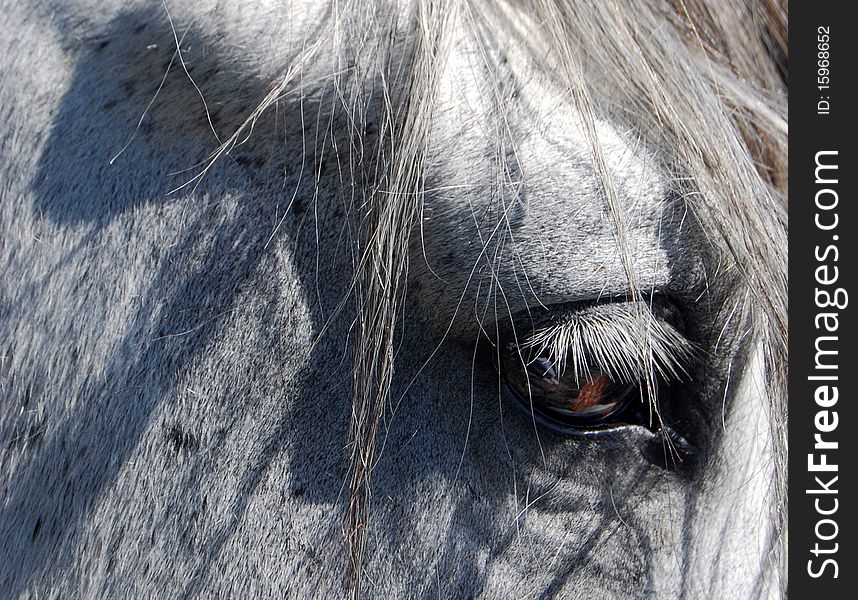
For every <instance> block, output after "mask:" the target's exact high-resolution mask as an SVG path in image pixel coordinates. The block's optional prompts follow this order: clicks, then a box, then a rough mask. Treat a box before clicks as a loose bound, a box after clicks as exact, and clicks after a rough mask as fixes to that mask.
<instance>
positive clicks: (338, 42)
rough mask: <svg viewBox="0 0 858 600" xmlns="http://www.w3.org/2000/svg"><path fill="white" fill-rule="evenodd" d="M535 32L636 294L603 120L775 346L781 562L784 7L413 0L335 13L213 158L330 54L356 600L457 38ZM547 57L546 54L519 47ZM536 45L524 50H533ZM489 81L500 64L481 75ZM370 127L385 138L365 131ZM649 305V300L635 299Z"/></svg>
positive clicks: (743, 316) (732, 309)
mask: <svg viewBox="0 0 858 600" xmlns="http://www.w3.org/2000/svg"><path fill="white" fill-rule="evenodd" d="M521 19H527V23H529V24H530V25H531V26H534V27H538V28H539V29H540V30H541V31H540V34H541V35H540V36H539V37H540V39H541V40H543V42H544V47H543V48H542V50H544V49H546V48H547V50H548V55H550V57H551V64H550V66H549V65H548V64H546V65H545V67H546V72H547V73H548V74H549V75H550V76H551V77H552V78H554V79H555V80H556V82H557V84H558V89H560V90H564V91H565V93H567V94H568V100H569V101H570V102H572V103H573V104H574V105H575V107H576V108H577V109H578V113H579V114H580V115H581V123H580V126H581V128H582V130H583V131H584V132H585V134H586V135H587V138H588V141H589V143H590V145H591V148H592V158H593V162H594V165H595V166H596V171H597V174H598V175H599V176H600V178H601V181H602V188H603V189H602V191H603V196H604V198H605V200H606V202H607V205H608V209H609V213H610V214H611V216H612V219H613V223H614V234H615V237H616V239H617V243H618V247H619V249H620V252H621V254H622V258H623V264H624V267H625V274H626V276H627V278H628V280H629V281H628V283H629V288H630V290H631V294H630V295H631V297H632V299H633V300H639V299H640V298H641V296H642V294H641V292H640V290H639V289H638V286H637V284H636V278H635V273H634V269H633V267H632V259H631V252H630V250H629V248H628V245H627V243H626V241H625V239H624V235H625V229H624V227H625V225H624V220H623V218H622V214H621V212H622V211H621V209H620V207H619V202H618V198H617V192H616V190H615V186H614V184H613V182H612V174H611V172H610V170H609V169H608V168H607V166H606V162H605V160H604V156H603V153H602V149H601V147H600V144H599V140H598V137H597V135H596V128H595V122H596V120H597V119H600V118H607V119H609V120H611V121H613V122H616V123H619V124H623V125H626V126H628V127H629V128H630V129H631V130H633V131H635V132H637V133H638V134H639V135H640V136H641V139H642V140H643V141H644V142H645V143H646V144H647V145H648V146H650V147H652V148H654V149H655V150H656V154H657V155H658V156H659V157H660V160H661V161H662V163H663V164H664V166H665V167H666V168H667V169H668V171H669V172H670V173H671V174H672V175H673V176H674V179H675V181H674V182H673V183H674V186H675V187H676V188H677V189H678V190H680V191H681V194H682V196H683V198H684V199H685V201H686V203H687V206H688V207H689V209H690V210H691V211H692V212H693V213H694V215H695V217H696V218H697V221H698V222H699V223H700V224H701V226H702V228H703V230H704V232H705V234H706V236H707V237H708V239H709V240H710V241H711V245H712V247H713V248H714V249H715V250H716V251H717V252H719V253H720V259H722V260H724V261H726V262H727V263H728V264H729V265H730V266H731V267H732V269H731V271H732V272H733V273H735V277H736V279H737V285H735V286H733V289H734V292H733V297H732V298H730V300H729V302H728V305H729V306H728V307H727V308H725V310H724V319H723V320H724V324H725V326H726V324H727V321H732V322H733V326H734V327H738V328H745V329H746V330H747V331H749V332H750V333H751V334H752V336H753V339H759V340H761V341H762V345H763V348H764V351H765V364H766V368H767V372H768V375H769V386H770V388H769V389H768V390H767V393H766V395H767V397H768V398H769V399H770V401H771V406H770V407H769V410H770V415H769V416H770V423H771V427H772V429H773V431H772V438H773V440H774V443H775V446H776V447H775V449H774V453H773V455H774V460H775V461H776V465H775V468H774V472H775V473H776V474H777V478H778V479H777V481H776V482H775V484H774V485H775V487H776V489H775V490H773V493H774V496H775V497H776V506H775V507H774V510H775V515H774V517H775V518H774V519H773V522H774V525H773V527H774V529H773V531H772V532H771V540H772V548H771V564H772V569H773V570H774V571H775V572H776V575H778V576H779V575H780V574H781V573H782V571H783V565H784V557H785V553H784V548H783V542H784V531H785V520H786V495H785V489H786V481H785V477H786V475H785V474H786V464H785V458H786V383H785V382H786V324H787V323H786V307H787V298H786V293H787V281H786V264H787V259H786V249H787V244H786V225H787V217H786V205H787V203H786V173H787V164H786V160H787V152H786V148H787V128H786V71H785V69H786V58H787V55H786V52H787V49H786V6H785V2H784V1H782V0H745V1H744V2H736V3H728V2H720V1H718V0H711V1H710V0H640V1H634V2H619V1H610V0H609V1H607V2H593V1H592V0H524V1H522V2H511V1H507V0H493V1H488V0H411V1H410V2H398V1H395V0H391V1H380V2H377V3H374V4H373V5H372V6H371V7H368V6H367V3H366V2H364V1H357V0H351V1H349V0H346V1H344V2H341V3H333V4H332V12H331V14H330V16H329V18H328V21H327V23H326V25H325V26H324V27H323V28H322V29H321V33H320V34H319V36H318V38H316V39H313V40H308V43H307V45H306V47H305V49H304V51H303V52H302V53H301V54H300V55H299V57H298V59H297V60H296V61H294V62H293V64H292V65H290V66H289V67H288V68H287V70H286V71H285V73H284V75H283V77H282V78H281V80H280V81H278V82H277V83H276V85H275V86H274V87H273V88H272V90H271V92H270V93H269V94H268V95H267V96H266V97H265V99H264V100H263V101H262V102H261V103H260V104H259V106H258V107H257V108H256V110H255V111H254V112H253V113H252V114H251V115H250V116H249V117H248V119H247V120H246V121H245V122H244V123H243V124H242V126H241V127H240V128H239V129H238V130H237V131H236V132H235V134H234V135H233V136H232V137H231V138H229V139H228V140H227V141H226V142H225V143H224V145H223V147H222V148H221V152H220V153H219V154H218V155H217V156H219V155H220V154H222V153H224V152H227V151H228V150H229V149H230V148H231V147H232V146H233V145H235V144H236V143H237V141H238V140H240V139H242V136H244V135H246V134H248V133H249V131H250V130H251V129H252V126H253V123H254V122H255V121H256V119H258V118H259V115H261V114H262V112H264V111H266V110H267V109H268V108H270V107H271V106H273V105H274V104H275V102H276V101H277V99H278V98H279V97H281V96H282V94H283V93H284V91H286V90H288V89H290V87H297V85H298V80H299V78H300V74H301V71H302V69H304V68H305V67H306V66H307V65H308V64H312V63H313V62H314V61H316V60H317V58H318V57H319V56H320V55H321V54H322V51H323V50H324V49H325V48H331V47H333V48H334V49H335V58H334V60H333V62H332V63H331V65H330V69H331V71H332V74H331V79H332V81H333V85H332V86H331V87H332V89H333V90H334V92H333V95H334V99H333V105H334V109H333V110H334V111H335V112H339V113H340V114H341V115H342V116H343V117H344V120H345V122H346V123H347V124H348V130H349V134H348V142H349V148H348V150H349V151H348V152H347V153H346V156H347V157H346V159H345V160H346V161H347V162H348V164H347V168H346V171H347V174H348V176H349V177H351V179H352V181H353V182H358V183H359V184H360V185H355V186H353V187H352V189H353V190H356V191H354V192H353V196H352V198H351V199H350V200H351V204H352V208H353V209H354V215H355V217H356V219H357V223H358V227H357V233H356V235H355V237H354V240H353V241H354V246H353V250H354V269H355V272H354V279H353V283H352V285H351V286H350V289H349V294H348V300H347V301H346V300H344V301H343V303H342V304H341V306H344V305H345V304H346V302H350V303H352V305H353V306H354V308H355V314H356V316H355V321H354V327H353V359H354V365H353V370H352V373H353V398H352V400H353V410H352V422H351V428H350V433H349V445H348V455H349V463H350V477H349V498H348V505H347V519H346V523H345V534H346V538H347V540H348V545H349V549H350V556H351V586H352V590H353V593H354V596H355V597H358V596H359V595H360V590H361V574H362V565H363V562H364V555H365V552H366V545H367V526H368V523H369V520H370V515H371V499H372V494H371V490H372V471H373V466H374V464H375V463H376V461H377V459H378V456H377V451H376V446H377V444H376V442H377V439H378V435H379V428H380V423H381V422H382V416H383V414H384V410H385V406H386V404H387V401H388V398H389V395H390V393H391V384H392V382H393V376H394V373H393V366H394V359H395V356H394V354H395V352H394V349H395V340H396V337H397V335H398V329H399V328H398V323H399V322H400V321H401V316H402V311H403V305H404V301H405V298H406V280H407V273H408V264H409V258H410V257H409V251H408V249H409V238H410V236H411V235H412V232H413V230H414V229H415V227H416V226H417V221H418V217H419V214H420V211H421V206H422V201H423V195H424V164H425V160H426V157H427V149H428V133H429V128H430V124H431V121H432V118H433V108H434V102H435V96H436V91H437V89H438V85H439V78H440V76H441V72H442V69H443V65H444V61H445V58H446V55H447V53H448V51H449V48H450V44H451V39H452V37H453V33H454V31H456V30H457V28H459V29H458V31H462V30H464V31H466V32H468V33H469V34H472V35H475V36H484V37H488V38H490V37H491V36H494V35H497V34H498V31H499V30H498V29H497V28H498V27H499V26H501V27H503V28H505V30H506V31H515V30H516V24H517V23H518V24H520V23H521ZM521 47H522V49H523V51H529V50H530V51H533V58H534V59H535V60H537V61H542V60H544V59H545V56H546V54H545V53H541V52H539V51H536V50H534V49H533V46H532V45H530V41H529V40H527V39H522V40H521ZM528 49H529V50H528ZM486 66H487V67H488V71H489V72H491V67H492V65H486ZM371 126H374V131H373V133H372V134H371V135H369V134H367V131H369V130H370V129H371V128H373V127H371ZM638 304H640V303H638Z"/></svg>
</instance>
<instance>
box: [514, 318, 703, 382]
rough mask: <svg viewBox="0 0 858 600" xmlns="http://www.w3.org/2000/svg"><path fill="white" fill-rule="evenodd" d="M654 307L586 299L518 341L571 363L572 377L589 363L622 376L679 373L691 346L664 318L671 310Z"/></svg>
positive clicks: (683, 373)
mask: <svg viewBox="0 0 858 600" xmlns="http://www.w3.org/2000/svg"><path fill="white" fill-rule="evenodd" d="M658 308H662V309H664V306H661V307H656V306H655V305H653V304H650V303H642V302H622V303H610V304H601V305H590V306H587V307H585V308H583V309H580V310H577V311H572V312H570V313H568V314H566V315H563V316H561V317H560V318H557V316H556V314H555V315H554V316H553V318H552V319H551V322H549V323H547V324H546V325H544V326H541V327H540V326H537V327H534V328H533V329H532V330H531V333H530V334H528V335H526V336H523V337H519V341H520V346H521V347H522V348H530V349H533V350H535V351H536V352H537V353H538V354H543V353H545V352H548V355H549V356H550V357H551V359H552V360H553V361H554V362H555V363H556V364H558V365H564V364H566V365H570V364H571V368H572V369H574V374H575V376H576V378H578V377H580V376H585V377H586V376H588V375H589V369H590V366H591V365H592V366H595V367H597V368H598V369H600V370H601V371H602V372H604V373H605V374H606V375H608V376H610V377H612V378H615V379H617V380H621V381H626V382H634V381H642V380H646V379H648V377H649V376H650V375H658V376H660V377H661V378H664V379H682V378H684V377H685V376H686V375H687V369H686V367H687V366H688V363H689V362H690V361H691V359H692V358H693V357H694V356H695V354H696V352H697V350H696V346H695V345H694V344H693V343H692V342H691V341H690V340H688V339H687V338H686V337H685V336H684V334H683V333H682V332H681V331H680V330H679V329H678V328H677V326H675V325H674V324H673V323H671V322H670V321H675V320H676V319H675V318H674V319H670V316H674V317H675V315H676V312H675V310H674V311H673V312H672V313H670V311H666V310H658ZM653 309H655V310H653ZM657 312H660V313H662V314H661V315H659V314H656V313H657ZM668 319H670V320H668ZM678 326H679V327H681V324H679V325H678ZM569 359H571V361H569Z"/></svg>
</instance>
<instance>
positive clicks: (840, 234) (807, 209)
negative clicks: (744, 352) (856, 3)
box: [789, 0, 858, 600]
mask: <svg viewBox="0 0 858 600" xmlns="http://www.w3.org/2000/svg"><path fill="white" fill-rule="evenodd" d="M852 6H853V5H852V3H850V2H835V1H833V0H832V1H822V0H820V1H810V0H802V1H798V0H796V1H792V2H790V3H789V8H790V14H789V24H790V31H789V135H790V138H789V142H790V144H789V211H790V217H789V219H790V242H789V255H790V258H789V277H790V295H789V302H790V320H789V353H790V359H789V360H790V362H789V369H790V382H789V393H790V399H789V410H790V413H789V594H790V597H792V598H810V599H812V600H813V599H823V598H824V599H826V600H827V599H836V598H856V597H858V562H856V560H855V558H856V552H855V545H856V543H858V537H856V534H855V512H854V511H855V510H856V508H858V507H856V505H855V490H856V489H858V486H856V469H855V463H856V457H855V455H856V452H858V444H856V440H858V421H856V414H858V410H856V406H858V395H856V386H855V380H856V375H858V362H856V353H855V347H856V344H855V339H856V334H855V318H854V315H853V313H854V308H853V307H852V306H851V305H850V301H851V300H853V298H850V297H849V294H850V292H854V293H856V294H858V288H855V286H854V285H853V282H854V278H855V269H856V262H855V261H856V260H858V258H856V256H858V255H856V251H855V246H856V239H857V238H858V222H857V221H856V210H855V205H856V200H858V197H856V185H855V181H856V179H858V169H856V162H855V151H854V148H855V142H854V140H853V137H854V136H855V135H856V131H855V127H854V124H855V118H854V116H853V115H854V112H855V111H856V110H858V95H856V93H855V89H856V86H855V84H854V83H853V80H854V79H855V77H856V76H858V68H856V66H858V65H856V59H858V56H856V48H858V43H857V42H856V41H858V20H856V19H855V18H854V17H852V16H851V15H850V14H848V13H850V12H851V11H850V10H848V9H850V8H851V7H852ZM854 300H855V301H858V296H856V297H855V298H854ZM826 513H829V514H826Z"/></svg>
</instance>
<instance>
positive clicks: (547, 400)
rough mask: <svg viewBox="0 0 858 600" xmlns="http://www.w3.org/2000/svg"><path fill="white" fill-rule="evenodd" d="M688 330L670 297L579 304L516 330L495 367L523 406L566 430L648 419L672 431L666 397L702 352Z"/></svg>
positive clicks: (662, 429)
mask: <svg viewBox="0 0 858 600" xmlns="http://www.w3.org/2000/svg"><path fill="white" fill-rule="evenodd" d="M555 310H558V309H555ZM681 328H682V319H681V317H680V315H679V312H678V310H676V308H675V307H673V305H672V304H670V303H669V302H667V301H664V300H658V301H657V300H656V299H652V300H651V302H649V303H642V302H638V303H628V302H616V303H611V304H599V305H590V306H585V307H577V309H573V310H572V311H571V312H567V313H566V314H565V315H564V316H562V317H560V318H558V317H556V316H554V317H549V318H548V319H544V320H543V322H542V323H538V322H537V324H536V326H534V327H533V328H532V329H531V330H530V332H529V333H528V334H527V335H526V336H524V337H519V336H516V335H515V330H514V329H510V331H511V337H512V340H510V336H508V337H507V340H506V342H505V343H502V344H501V345H500V347H499V348H498V360H497V361H496V366H497V368H498V371H499V373H500V375H501V377H502V381H503V389H504V391H505V393H506V394H507V395H508V396H511V397H512V399H514V400H515V402H516V404H517V405H518V406H519V408H522V409H524V410H525V411H527V412H529V413H530V415H531V416H532V417H533V418H535V419H536V420H537V421H538V422H540V423H541V424H543V425H544V426H547V427H549V428H551V429H554V430H557V431H560V432H561V433H566V434H574V433H582V432H583V433H586V432H592V431H595V430H605V429H613V428H616V427H619V426H623V425H643V426H646V427H647V428H649V429H650V430H651V431H653V432H661V433H664V432H667V433H668V434H669V435H671V436H673V435H675V432H673V430H671V428H670V427H669V425H668V423H667V422H666V421H665V419H664V411H663V407H662V406H660V405H661V404H662V402H660V398H661V396H663V395H664V394H663V392H664V391H665V390H666V389H667V388H671V387H672V384H673V383H676V382H679V381H681V380H682V379H684V378H686V377H687V370H686V367H687V366H688V365H689V364H690V362H691V361H692V359H693V358H694V356H695V354H696V348H695V346H694V345H693V344H692V343H691V342H690V341H689V340H688V339H687V338H686V337H685V336H684V335H683V334H682V333H681V331H680V329H681ZM570 365H571V369H572V374H571V375H572V377H571V378H570V377H569V376H568V373H566V369H568V368H570ZM647 405H648V406H647ZM654 416H655V417H656V418H655V419H654V418H653V417H654Z"/></svg>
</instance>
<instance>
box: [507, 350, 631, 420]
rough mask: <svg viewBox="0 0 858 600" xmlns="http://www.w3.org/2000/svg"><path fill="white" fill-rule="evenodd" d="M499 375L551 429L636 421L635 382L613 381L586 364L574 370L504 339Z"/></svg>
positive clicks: (512, 394) (515, 397) (521, 401)
mask: <svg viewBox="0 0 858 600" xmlns="http://www.w3.org/2000/svg"><path fill="white" fill-rule="evenodd" d="M500 363H501V365H500V366H501V375H502V377H503V380H504V383H505V387H506V389H507V392H508V393H510V395H511V396H512V397H513V400H514V401H515V402H516V403H517V404H518V405H520V406H521V408H523V409H524V410H526V411H527V412H528V413H529V414H533V416H534V417H535V418H537V420H538V421H540V422H541V423H542V424H543V425H546V426H548V427H550V428H552V429H557V430H560V431H565V430H570V429H571V430H593V429H604V428H606V427H608V426H610V425H619V424H625V423H630V422H637V421H639V418H640V413H639V411H638V410H637V407H638V406H640V384H638V383H624V382H618V381H614V380H613V379H612V378H611V377H610V376H608V375H607V374H605V373H604V372H602V371H600V370H599V369H598V368H597V367H595V366H592V367H590V368H589V369H588V373H586V374H584V373H578V374H577V376H576V373H575V372H574V370H573V369H572V368H571V367H570V368H566V365H557V364H555V363H554V362H553V361H552V360H551V359H550V358H549V357H548V356H546V355H545V354H544V353H543V354H535V355H534V354H532V353H530V352H529V351H527V350H523V349H522V348H520V347H519V346H518V345H516V344H512V343H511V344H507V346H506V347H505V348H504V349H503V352H502V353H501V356H500Z"/></svg>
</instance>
